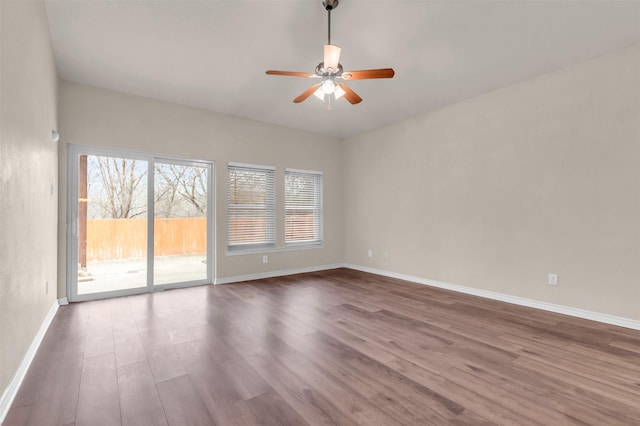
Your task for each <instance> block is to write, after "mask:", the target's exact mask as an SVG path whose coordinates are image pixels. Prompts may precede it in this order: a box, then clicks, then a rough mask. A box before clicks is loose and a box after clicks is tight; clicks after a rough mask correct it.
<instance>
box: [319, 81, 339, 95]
mask: <svg viewBox="0 0 640 426" xmlns="http://www.w3.org/2000/svg"><path fill="white" fill-rule="evenodd" d="M320 88H321V89H322V92H323V93H326V94H327V95H330V94H332V93H333V92H335V91H336V84H335V83H334V82H333V80H330V79H327V80H325V81H324V82H323V83H322V85H321V86H320Z"/></svg>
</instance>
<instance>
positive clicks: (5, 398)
mask: <svg viewBox="0 0 640 426" xmlns="http://www.w3.org/2000/svg"><path fill="white" fill-rule="evenodd" d="M58 306H60V305H59V304H58V301H57V300H56V301H55V302H54V303H53V305H51V309H49V312H48V313H47V316H46V317H45V318H44V320H43V321H42V324H41V325H40V329H39V330H38V332H37V333H36V335H35V337H34V338H33V340H32V341H31V346H29V349H28V350H27V353H26V354H25V355H24V358H22V362H21V363H20V366H19V367H18V370H17V371H16V373H15V374H14V376H13V379H12V380H11V382H10V383H9V386H7V388H6V389H5V390H4V392H3V393H2V398H0V424H1V423H2V422H3V421H4V419H5V417H6V416H7V413H8V412H9V409H10V408H11V404H12V403H13V400H14V399H15V398H16V395H17V394H18V389H20V385H21V384H22V381H23V380H24V378H25V376H26V375H27V371H28V370H29V366H31V362H32V361H33V358H34V357H35V356H36V352H38V348H39V347H40V343H42V339H43V338H44V335H45V333H46V332H47V330H48V329H49V326H50V325H51V321H53V317H55V315H56V312H57V311H58Z"/></svg>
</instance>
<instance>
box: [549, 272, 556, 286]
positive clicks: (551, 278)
mask: <svg viewBox="0 0 640 426" xmlns="http://www.w3.org/2000/svg"><path fill="white" fill-rule="evenodd" d="M548 282H549V285H558V274H549V281H548Z"/></svg>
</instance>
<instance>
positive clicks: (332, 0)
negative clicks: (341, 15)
mask: <svg viewBox="0 0 640 426" xmlns="http://www.w3.org/2000/svg"><path fill="white" fill-rule="evenodd" d="M338 3H340V2H339V1H338V0H323V1H322V5H323V6H324V8H325V9H326V10H327V11H331V10H333V9H335V8H336V7H338Z"/></svg>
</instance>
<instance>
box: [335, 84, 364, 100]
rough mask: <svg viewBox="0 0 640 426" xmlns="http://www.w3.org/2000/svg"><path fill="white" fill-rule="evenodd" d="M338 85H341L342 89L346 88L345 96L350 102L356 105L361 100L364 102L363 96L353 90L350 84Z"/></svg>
mask: <svg viewBox="0 0 640 426" xmlns="http://www.w3.org/2000/svg"><path fill="white" fill-rule="evenodd" d="M338 86H340V87H341V88H342V90H344V95H343V97H344V98H345V99H346V100H348V101H349V103H350V104H352V105H355V104H359V103H360V102H362V98H361V97H360V96H358V94H357V93H356V92H354V91H353V90H351V88H350V87H349V86H347V85H346V84H344V83H338Z"/></svg>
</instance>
